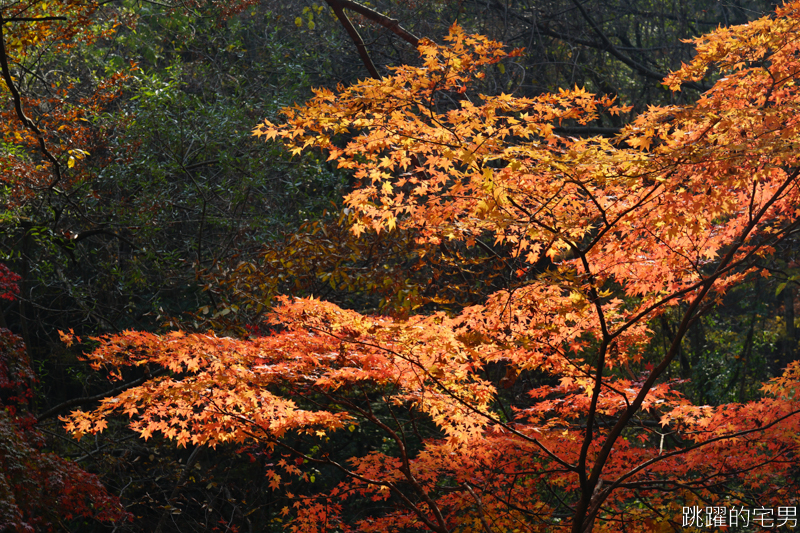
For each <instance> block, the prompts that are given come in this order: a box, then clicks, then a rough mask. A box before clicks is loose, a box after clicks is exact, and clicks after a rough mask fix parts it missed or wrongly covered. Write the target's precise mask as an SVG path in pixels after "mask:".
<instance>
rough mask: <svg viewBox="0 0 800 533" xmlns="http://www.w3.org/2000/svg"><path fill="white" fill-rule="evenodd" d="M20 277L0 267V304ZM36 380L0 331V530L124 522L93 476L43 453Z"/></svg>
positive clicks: (17, 345)
mask: <svg viewBox="0 0 800 533" xmlns="http://www.w3.org/2000/svg"><path fill="white" fill-rule="evenodd" d="M17 281H19V276H17V275H16V274H14V273H13V272H11V271H10V270H9V269H8V268H7V267H6V266H5V265H3V264H0V290H2V292H0V298H6V299H13V298H14V297H15V294H16V293H18V292H19V287H18V286H16V282H17ZM35 381H36V376H35V374H34V372H33V369H32V368H31V364H30V360H29V358H28V356H27V354H26V351H25V347H24V345H23V343H22V339H21V338H20V337H19V336H17V335H14V334H12V333H11V332H10V331H9V330H8V329H6V328H5V327H3V328H0V466H2V469H0V472H2V474H0V528H2V529H3V531H19V532H27V531H53V530H54V528H55V525H56V524H59V523H61V524H63V521H67V522H69V521H72V520H74V519H77V518H80V517H86V518H95V519H97V520H101V521H106V522H112V521H124V520H125V519H127V518H129V516H128V515H127V513H125V511H124V510H123V509H122V507H121V505H120V502H119V500H118V499H117V498H115V497H114V496H112V495H110V494H109V493H108V491H107V490H106V488H105V487H104V486H103V484H102V483H101V482H100V480H99V479H98V478H97V476H95V475H93V474H89V473H87V472H85V471H84V470H82V469H81V468H79V467H78V466H77V465H76V464H75V463H73V462H71V461H66V460H64V459H62V458H61V457H58V456H57V455H56V454H54V453H51V452H48V451H46V450H45V449H43V448H44V445H45V438H44V436H43V434H42V433H41V432H40V431H39V430H38V429H37V428H36V427H35V424H36V417H34V416H33V415H32V414H31V413H30V412H29V404H30V402H31V400H32V398H33V390H32V385H33V384H34V383H35Z"/></svg>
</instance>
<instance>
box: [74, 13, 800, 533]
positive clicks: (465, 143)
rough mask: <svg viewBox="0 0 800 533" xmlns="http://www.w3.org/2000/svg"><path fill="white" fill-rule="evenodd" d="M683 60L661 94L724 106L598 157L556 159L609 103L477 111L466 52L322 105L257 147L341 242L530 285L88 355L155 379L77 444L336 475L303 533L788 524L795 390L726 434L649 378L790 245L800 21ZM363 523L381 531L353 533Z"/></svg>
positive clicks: (273, 316) (276, 474)
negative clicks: (110, 425)
mask: <svg viewBox="0 0 800 533" xmlns="http://www.w3.org/2000/svg"><path fill="white" fill-rule="evenodd" d="M696 46H697V55H696V56H695V58H694V59H693V61H692V62H691V64H688V65H684V66H683V68H681V69H680V70H678V71H677V72H674V73H672V74H671V75H670V76H669V77H668V78H667V79H666V80H665V84H666V85H668V86H669V87H670V88H672V89H677V88H679V87H680V86H681V84H682V83H684V82H689V81H692V80H698V79H701V77H702V76H704V75H705V74H706V72H707V71H708V69H709V68H712V67H713V66H715V68H717V69H719V72H720V76H719V79H718V81H717V82H716V83H715V85H714V86H713V88H712V89H711V90H709V91H707V92H706V93H704V94H703V95H702V97H701V98H700V99H699V101H698V102H697V103H696V104H694V105H691V106H683V107H680V106H673V107H663V108H651V109H649V110H648V111H647V112H646V113H644V114H642V115H640V116H638V117H636V118H635V119H633V120H632V121H631V122H630V124H629V125H628V126H626V127H625V128H624V129H623V131H622V132H621V133H620V134H619V135H618V136H616V137H615V138H612V139H609V138H604V137H589V138H574V137H568V136H564V135H559V134H557V133H556V128H557V127H559V126H562V125H569V124H588V123H589V122H591V121H594V120H597V119H598V118H599V117H600V116H602V115H603V114H612V115H619V114H625V113H627V111H628V110H627V108H625V107H624V106H621V105H619V104H618V103H616V102H614V101H613V100H612V99H611V98H608V97H601V96H596V95H592V94H589V93H587V92H586V91H584V90H581V89H579V88H574V89H571V90H563V91H561V92H559V93H558V94H545V95H542V96H539V97H537V98H517V97H514V96H512V95H508V94H501V95H497V96H490V95H482V94H478V93H477V92H476V91H475V89H474V88H475V87H476V86H477V87H479V86H480V81H481V78H482V76H483V71H484V69H487V68H493V65H496V64H497V63H499V62H501V61H503V60H504V59H505V58H507V57H508V56H509V53H507V52H505V51H504V49H503V47H502V46H501V45H500V44H498V43H494V42H491V41H489V40H488V39H486V38H483V37H480V36H469V35H465V34H464V33H463V32H462V31H461V30H460V29H459V28H458V27H453V28H452V30H451V32H450V36H449V38H448V43H447V44H446V45H445V46H438V45H435V44H433V43H432V42H430V41H422V42H421V44H420V46H419V51H420V57H421V59H420V62H421V64H420V66H418V67H412V66H404V67H399V68H397V69H395V70H394V71H393V73H392V75H391V76H388V77H385V78H383V79H370V80H365V81H362V82H359V83H357V84H355V85H353V86H352V87H348V88H341V89H340V90H339V91H338V92H336V93H334V92H331V91H328V90H322V89H320V90H318V91H317V93H316V97H315V98H314V99H312V100H311V101H309V102H308V103H307V104H305V105H304V106H301V107H296V108H293V109H288V110H286V111H285V119H286V120H285V122H284V123H283V124H281V125H275V124H272V123H269V122H265V123H263V124H262V125H260V126H259V127H258V128H257V129H256V131H255V133H256V135H259V136H264V137H266V138H267V139H273V138H279V139H282V140H283V141H284V142H285V143H286V144H287V146H288V147H289V149H290V150H292V151H293V152H294V153H299V152H301V151H302V150H306V149H313V148H318V149H322V150H324V151H326V152H327V153H328V154H329V158H330V160H335V161H336V162H337V163H338V165H339V167H340V168H344V169H349V170H351V171H352V172H353V173H354V175H355V177H356V178H357V179H358V180H359V185H358V186H357V187H356V188H355V189H354V190H353V192H351V193H350V194H349V196H348V197H347V198H346V203H347V205H348V206H349V207H350V208H351V209H353V210H354V211H355V212H356V213H357V215H358V216H357V219H356V220H355V222H354V224H353V229H352V230H353V232H354V234H355V235H359V234H361V233H364V232H384V231H389V230H392V229H394V228H402V229H403V230H404V231H410V232H413V234H414V235H415V236H416V237H417V239H418V240H419V242H421V243H427V244H432V245H437V244H440V243H447V242H455V243H461V244H463V246H465V247H467V248H469V247H473V246H478V242H479V241H481V242H483V241H487V242H490V243H493V244H495V245H498V246H503V247H505V249H507V250H509V251H510V252H509V257H510V258H512V259H513V260H515V261H518V262H519V265H520V268H519V269H518V270H517V276H518V279H519V280H520V283H519V284H518V285H516V286H514V287H513V288H509V290H501V291H496V292H494V293H492V294H489V295H487V296H486V298H485V301H484V302H483V303H482V304H481V305H474V306H469V307H466V308H464V309H463V311H461V312H459V313H457V314H447V313H444V312H439V313H431V314H427V315H417V316H411V317H409V318H408V319H400V318H394V319H392V318H387V317H379V316H364V315H361V314H359V313H357V312H355V311H350V310H345V309H342V308H340V307H338V306H336V305H334V304H331V303H327V302H324V301H320V300H317V299H313V298H306V299H297V298H291V297H283V298H281V299H280V305H278V306H277V308H275V309H274V311H272V312H271V313H270V314H269V316H268V320H267V321H266V322H265V324H264V327H263V331H264V332H265V333H266V334H265V335H264V336H261V337H255V338H250V339H247V340H241V339H235V338H227V337H217V336H216V335H214V334H213V333H211V332H209V333H207V334H195V333H193V334H187V333H183V332H173V333H170V334H166V335H161V336H159V335H153V334H145V333H137V332H126V333H123V334H120V335H111V336H106V337H102V338H100V339H98V340H99V345H98V347H97V348H96V349H95V350H94V351H93V352H92V353H90V354H89V355H88V357H89V359H90V361H91V362H92V363H93V364H94V365H95V366H96V367H97V368H101V367H102V368H105V369H107V370H110V371H111V372H112V373H114V374H116V375H121V374H120V373H121V372H122V371H123V370H124V369H126V368H127V367H139V368H142V369H146V371H148V372H154V371H155V369H158V368H164V369H167V373H166V375H162V376H160V377H157V378H154V379H152V380H150V381H148V382H147V383H145V384H143V385H141V386H139V387H135V388H131V389H129V390H127V391H125V392H123V393H121V394H119V395H117V396H116V397H114V398H109V399H106V400H104V401H103V402H102V404H101V406H100V407H99V408H97V409H96V410H94V411H92V412H74V413H72V414H71V415H70V416H69V417H68V418H67V419H66V422H67V428H68V429H69V430H70V431H72V432H73V433H74V434H75V435H76V436H78V437H80V436H82V435H85V434H87V433H94V432H97V431H102V430H103V429H104V428H105V427H106V425H107V420H108V417H109V416H111V415H113V414H117V413H118V414H124V415H127V416H129V417H131V419H132V420H131V425H132V427H133V428H134V430H136V431H137V432H139V433H140V434H141V435H142V436H143V437H144V438H145V439H147V438H149V437H151V436H152V435H154V434H161V435H163V436H166V437H167V438H170V439H174V440H176V442H177V443H178V444H179V445H211V446H215V445H218V444H221V443H227V442H235V443H244V442H252V441H256V442H259V443H262V444H263V445H264V446H266V447H267V449H268V450H269V453H271V454H272V457H273V458H274V460H273V461H272V462H271V466H270V469H269V470H268V472H267V476H268V477H269V479H270V480H271V484H272V486H273V487H274V488H275V489H278V488H280V487H282V486H285V487H288V489H287V490H289V489H291V490H294V489H293V488H292V487H295V486H297V485H296V483H297V480H307V481H311V479H310V476H311V473H310V469H311V468H312V467H317V466H325V467H330V468H332V469H334V470H336V471H337V472H339V474H340V475H341V476H342V481H341V482H340V483H338V484H336V485H335V486H332V487H329V488H328V489H326V490H325V491H323V492H321V493H320V492H317V493H316V495H306V494H305V493H303V494H295V493H293V494H291V495H290V497H293V498H294V500H293V505H292V506H291V508H290V506H287V507H286V509H285V510H284V512H285V514H287V515H291V517H292V520H293V521H292V527H293V528H294V530H296V531H308V532H311V531H335V530H347V531H375V532H383V531H402V530H420V529H427V530H430V531H437V532H449V531H485V532H487V533H488V532H490V531H514V530H519V531H547V530H554V529H556V528H559V529H561V528H564V529H567V528H569V529H571V530H572V531H575V532H578V531H589V530H594V531H621V530H626V531H657V530H664V531H667V530H672V528H673V527H676V528H677V527H680V513H681V506H691V505H701V506H707V505H714V504H720V505H728V506H731V505H744V506H746V505H751V504H753V503H758V505H764V506H773V507H777V506H779V505H780V506H787V505H796V504H797V503H798V501H797V500H798V496H797V495H798V486H797V484H798V478H797V468H798V465H797V454H798V440H797V427H798V424H799V423H800V414H799V413H800V402H798V397H797V394H798V390H799V388H800V363H798V362H797V361H795V362H793V363H791V364H790V365H789V366H788V367H787V368H786V369H785V370H784V372H783V375H782V376H780V377H778V378H776V379H774V380H772V381H770V382H768V383H766V384H765V385H764V386H763V393H764V395H763V398H762V399H760V400H758V401H754V402H750V403H745V404H727V405H721V406H719V407H709V406H698V405H692V404H691V403H690V402H689V401H688V400H687V399H686V398H685V397H684V396H683V395H682V394H681V383H680V381H670V380H668V379H666V378H665V372H666V370H667V368H668V367H669V366H670V364H671V363H673V361H674V360H675V358H676V355H677V353H678V349H679V347H680V343H681V341H682V339H683V337H684V336H685V334H686V332H687V330H688V328H689V327H690V326H691V325H692V324H693V323H695V322H696V321H697V320H698V319H699V317H700V316H702V314H703V313H705V312H707V311H708V310H709V309H711V308H712V307H714V306H715V305H717V304H718V303H719V302H720V301H721V299H722V297H723V296H724V295H725V294H726V292H727V291H729V290H730V289H731V288H732V287H734V286H736V285H738V284H742V283H745V282H747V281H749V280H752V279H754V278H755V277H757V276H764V275H768V273H767V272H766V271H764V270H763V269H762V268H761V266H760V265H761V261H762V260H763V259H764V258H767V257H769V256H770V255H771V254H772V253H773V252H774V250H775V248H776V247H777V246H778V245H779V244H780V243H782V242H783V241H784V240H785V239H787V238H788V236H789V235H790V234H791V233H792V232H794V231H796V229H797V226H798V220H800V217H798V215H800V213H799V212H798V205H800V197H799V196H800V188H798V176H800V161H799V160H798V159H799V158H800V155H798V151H797V146H798V142H800V131H799V129H798V128H799V127H800V115H798V114H797V105H798V103H800V90H799V89H798V87H797V85H796V80H797V77H798V76H797V73H798V71H799V70H800V61H798V57H800V3H798V2H794V3H790V4H787V5H786V6H784V7H782V8H780V9H778V11H777V12H776V14H775V16H774V17H771V18H764V19H760V20H758V21H755V22H753V23H751V24H748V25H746V26H740V27H734V28H730V29H723V30H718V31H715V32H713V33H711V34H709V35H707V36H705V37H702V38H699V39H697V40H696ZM513 53H514V52H511V55H513ZM667 311H669V312H671V313H674V314H677V315H678V316H679V317H680V319H679V323H678V327H677V328H676V331H675V333H674V335H673V337H672V338H671V339H669V345H668V347H667V348H666V349H664V350H663V351H660V352H659V351H657V350H656V349H655V347H654V346H653V343H652V342H651V341H652V338H653V330H652V329H651V326H650V324H651V323H652V321H653V320H654V319H656V318H658V317H659V316H661V315H662V314H663V313H665V312H667ZM65 338H66V339H67V341H68V342H72V341H73V340H74V338H73V337H72V336H70V335H65ZM645 361H647V364H645ZM495 368H503V369H504V378H503V379H504V380H506V381H505V384H504V386H505V385H513V383H514V381H515V380H516V379H517V377H518V376H520V375H521V374H523V373H528V374H532V373H535V374H536V375H537V376H539V378H540V381H541V383H542V384H541V385H536V386H532V387H529V388H528V389H527V390H525V391H522V392H521V393H520V394H519V397H518V398H517V399H514V401H513V404H512V405H505V403H507V400H506V398H505V397H504V396H503V394H502V392H499V391H501V390H502V389H500V388H499V386H500V385H501V383H500V382H499V381H498V382H495V381H493V380H492V379H490V376H491V375H492V372H491V370H492V369H495ZM367 428H369V429H367ZM367 430H369V431H371V432H377V434H380V435H382V436H383V438H384V442H387V443H388V444H387V445H386V446H384V447H382V448H379V449H371V450H368V451H366V452H365V453H364V454H361V455H357V456H354V457H351V458H349V459H347V460H346V461H342V460H339V459H337V458H336V457H335V456H334V455H333V452H332V451H325V445H326V442H327V439H329V438H331V437H332V436H333V435H335V434H336V432H356V431H367ZM304 439H305V440H304ZM298 442H305V443H307V444H308V446H305V447H301V446H299V444H297V443H298ZM312 444H313V446H312ZM360 501H373V502H383V505H382V506H381V507H378V506H376V507H375V509H376V511H375V512H374V513H372V514H370V515H369V516H366V517H365V516H358V517H357V518H353V516H354V514H353V513H349V512H348V507H347V506H348V502H360ZM721 502H723V503H721ZM377 509H380V511H378V510H377Z"/></svg>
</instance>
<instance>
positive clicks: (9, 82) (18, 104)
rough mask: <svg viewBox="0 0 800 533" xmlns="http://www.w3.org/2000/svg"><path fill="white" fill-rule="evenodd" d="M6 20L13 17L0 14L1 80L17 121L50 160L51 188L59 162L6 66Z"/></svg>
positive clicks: (55, 180) (59, 171) (54, 184)
mask: <svg viewBox="0 0 800 533" xmlns="http://www.w3.org/2000/svg"><path fill="white" fill-rule="evenodd" d="M7 20H13V19H5V18H3V15H2V14H0V70H2V74H3V81H5V83H6V86H7V87H8V90H9V91H11V96H12V98H13V99H14V111H15V112H16V114H17V118H19V121H20V122H22V125H23V126H25V127H26V128H27V129H28V130H30V131H31V132H32V133H33V134H34V135H35V136H36V138H37V139H38V140H39V149H40V150H41V152H42V154H43V155H44V157H45V159H47V160H48V161H50V163H51V164H52V165H53V175H54V178H55V179H54V180H53V183H51V184H50V188H53V187H55V186H56V185H57V184H58V183H59V182H60V181H61V164H60V163H59V162H58V160H57V159H56V157H55V156H54V155H53V154H52V153H51V152H50V149H49V148H48V147H47V142H46V141H45V140H44V134H43V133H42V132H41V130H40V129H39V128H38V127H37V126H36V124H34V123H33V121H32V120H31V119H30V118H28V116H27V115H25V111H24V110H23V109H22V96H21V95H20V93H19V90H18V89H17V86H16V85H14V79H13V78H12V77H11V69H10V68H9V66H8V54H7V53H6V42H5V41H6V39H5V36H4V35H3V26H4V25H5V23H6V21H7Z"/></svg>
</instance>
